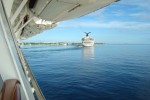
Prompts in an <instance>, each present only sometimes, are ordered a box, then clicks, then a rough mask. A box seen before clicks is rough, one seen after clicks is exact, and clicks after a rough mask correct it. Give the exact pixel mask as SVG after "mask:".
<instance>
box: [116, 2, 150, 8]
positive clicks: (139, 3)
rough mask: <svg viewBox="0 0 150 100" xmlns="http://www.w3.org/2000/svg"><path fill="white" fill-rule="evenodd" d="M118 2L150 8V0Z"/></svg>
mask: <svg viewBox="0 0 150 100" xmlns="http://www.w3.org/2000/svg"><path fill="white" fill-rule="evenodd" d="M118 4H123V5H134V6H137V7H140V8H144V9H145V10H150V6H149V4H150V0H121V1H119V2H118Z"/></svg>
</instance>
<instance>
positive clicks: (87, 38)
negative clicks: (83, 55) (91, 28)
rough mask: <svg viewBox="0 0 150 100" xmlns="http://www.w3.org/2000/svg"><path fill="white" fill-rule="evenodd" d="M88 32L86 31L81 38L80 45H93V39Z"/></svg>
mask: <svg viewBox="0 0 150 100" xmlns="http://www.w3.org/2000/svg"><path fill="white" fill-rule="evenodd" d="M89 33H90V32H89ZM89 33H86V36H85V37H83V38H82V45H83V46H85V47H91V46H93V45H94V39H93V38H92V37H90V36H89Z"/></svg>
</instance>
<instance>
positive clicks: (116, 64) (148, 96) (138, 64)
mask: <svg viewBox="0 0 150 100" xmlns="http://www.w3.org/2000/svg"><path fill="white" fill-rule="evenodd" d="M22 50H23V53H24V55H25V57H26V59H27V61H28V63H29V65H30V67H31V69H32V71H33V73H34V75H35V77H36V79H37V81H38V83H39V86H40V87H41V90H42V91H43V94H44V95H45V97H46V99H47V100H150V45H100V46H94V47H84V48H83V47H76V46H23V47H22Z"/></svg>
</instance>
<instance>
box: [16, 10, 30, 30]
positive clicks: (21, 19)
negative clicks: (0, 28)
mask: <svg viewBox="0 0 150 100" xmlns="http://www.w3.org/2000/svg"><path fill="white" fill-rule="evenodd" d="M26 14H27V13H26V12H25V13H24V14H23V15H22V17H21V18H20V20H19V22H18V23H17V25H16V26H15V27H14V30H13V31H14V32H16V30H17V29H18V27H19V25H20V24H21V22H22V21H23V19H24V17H25V15H26Z"/></svg>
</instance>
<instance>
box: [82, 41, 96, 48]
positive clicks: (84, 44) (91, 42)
mask: <svg viewBox="0 0 150 100" xmlns="http://www.w3.org/2000/svg"><path fill="white" fill-rule="evenodd" d="M82 45H83V46H85V47H92V46H94V41H82Z"/></svg>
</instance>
